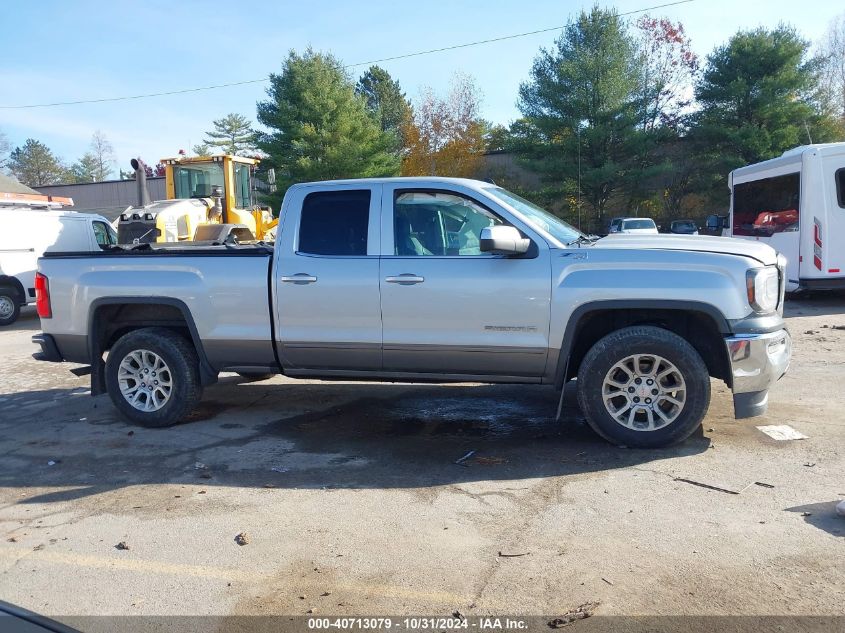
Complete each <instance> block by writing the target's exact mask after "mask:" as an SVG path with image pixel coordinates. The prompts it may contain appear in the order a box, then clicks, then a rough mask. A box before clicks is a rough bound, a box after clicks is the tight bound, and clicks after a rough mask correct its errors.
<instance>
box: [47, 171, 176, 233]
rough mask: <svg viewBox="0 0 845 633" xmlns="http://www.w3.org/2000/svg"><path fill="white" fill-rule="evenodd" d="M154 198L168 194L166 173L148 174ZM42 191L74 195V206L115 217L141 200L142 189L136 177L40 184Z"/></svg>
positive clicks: (148, 184)
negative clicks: (132, 178)
mask: <svg viewBox="0 0 845 633" xmlns="http://www.w3.org/2000/svg"><path fill="white" fill-rule="evenodd" d="M147 188H148V189H149V191H150V198H151V199H152V200H164V199H165V198H166V197H167V193H166V191H165V186H164V177H163V176H161V177H154V178H147ZM37 189H38V191H39V192H40V193H43V194H47V195H51V196H64V197H68V198H73V210H74V211H79V212H82V213H99V214H100V215H102V216H105V217H106V218H108V219H109V221H110V222H111V221H114V220H115V219H117V216H119V215H120V214H121V213H122V212H123V211H124V210H125V209H126V207H128V206H132V205H135V204H138V189H137V185H136V184H135V181H134V180H104V181H102V182H83V183H77V184H73V185H47V186H44V187H38V188H37Z"/></svg>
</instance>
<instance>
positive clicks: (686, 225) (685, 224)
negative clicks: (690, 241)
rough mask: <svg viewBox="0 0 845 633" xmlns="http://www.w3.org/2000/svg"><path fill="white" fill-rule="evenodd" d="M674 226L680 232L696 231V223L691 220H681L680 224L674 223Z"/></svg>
mask: <svg viewBox="0 0 845 633" xmlns="http://www.w3.org/2000/svg"><path fill="white" fill-rule="evenodd" d="M672 225H673V226H674V227H675V229H676V230H679V231H692V230H694V229H695V223H694V222H691V221H689V220H681V221H680V222H673V223H672Z"/></svg>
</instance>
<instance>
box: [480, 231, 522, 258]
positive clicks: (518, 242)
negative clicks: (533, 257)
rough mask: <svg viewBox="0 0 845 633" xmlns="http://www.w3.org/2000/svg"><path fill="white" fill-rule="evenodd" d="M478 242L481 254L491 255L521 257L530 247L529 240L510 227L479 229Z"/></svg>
mask: <svg viewBox="0 0 845 633" xmlns="http://www.w3.org/2000/svg"><path fill="white" fill-rule="evenodd" d="M480 241H481V252H483V253H492V254H493V255H522V254H523V253H526V252H528V247H529V246H531V240H529V239H528V238H525V237H522V235H520V233H519V231H517V230H516V229H515V228H514V227H512V226H487V227H485V228H483V229H481V240H480Z"/></svg>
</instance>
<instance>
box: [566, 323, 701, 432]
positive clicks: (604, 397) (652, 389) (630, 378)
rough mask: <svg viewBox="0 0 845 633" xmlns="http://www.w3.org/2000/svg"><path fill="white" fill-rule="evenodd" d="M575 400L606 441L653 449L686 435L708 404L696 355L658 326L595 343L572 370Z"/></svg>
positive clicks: (630, 330)
mask: <svg viewBox="0 0 845 633" xmlns="http://www.w3.org/2000/svg"><path fill="white" fill-rule="evenodd" d="M578 401H579V403H580V405H581V410H582V411H583V413H584V415H585V416H586V418H587V422H588V423H589V425H590V426H591V427H592V428H593V430H594V431H595V432H596V433H598V434H599V435H601V436H602V437H603V438H605V439H606V440H608V441H610V442H612V443H614V444H618V445H624V446H636V447H643V448H656V447H660V446H668V445H670V444H676V443H678V442H681V441H683V440H685V439H686V438H687V437H689V436H690V435H691V434H692V433H693V431H695V430H696V429H697V428H698V427H699V425H700V424H701V421H702V419H704V416H705V414H706V413H707V409H708V407H709V406H710V376H709V373H708V371H707V366H706V365H705V364H704V361H703V360H702V359H701V356H699V355H698V352H696V351H695V349H694V348H693V347H692V346H691V345H690V344H689V343H687V341H685V340H684V339H683V338H681V337H680V336H678V335H677V334H674V333H673V332H670V331H668V330H664V329H662V328H659V327H652V326H633V327H627V328H623V329H621V330H617V331H616V332H612V333H611V334H608V335H607V336H605V337H604V338H602V339H601V340H599V341H598V342H597V343H596V344H595V345H594V346H593V347H592V349H590V351H589V352H587V355H586V356H584V360H583V361H582V362H581V367H580V369H579V371H578Z"/></svg>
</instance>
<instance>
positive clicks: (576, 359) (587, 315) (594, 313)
mask: <svg viewBox="0 0 845 633" xmlns="http://www.w3.org/2000/svg"><path fill="white" fill-rule="evenodd" d="M632 325H653V326H657V327H662V328H664V329H666V330H669V331H670V332H674V333H675V334H678V335H679V336H681V337H682V338H683V339H685V340H686V341H687V342H688V343H689V344H690V345H692V346H693V348H694V349H695V350H696V351H697V352H698V354H699V355H700V356H701V358H702V359H703V360H704V363H705V364H706V365H707V369H708V371H709V372H710V375H711V376H714V377H716V378H720V379H721V380H724V381H725V382H726V383H727V384H728V386H729V387H730V386H731V382H732V381H731V371H730V359H729V358H728V351H727V347H726V346H725V344H724V336H726V335H728V334H731V327H730V324H729V322H728V320H727V319H726V318H725V316H724V315H723V314H722V312H721V311H720V310H719V309H718V308H717V307H716V306H714V305H712V304H710V303H706V302H703V301H692V302H691V301H675V300H663V299H654V300H641V299H633V300H624V299H623V300H608V301H593V302H590V303H585V304H583V305H581V306H579V307H578V308H576V309H575V310H574V311H573V312H572V314H571V316H570V318H569V323H568V324H567V326H566V330H565V331H564V335H563V343H562V345H561V351H560V355H559V356H558V361H557V367H556V368H555V386H556V387H557V388H558V389H560V388H562V387H563V385H564V383H565V382H566V381H567V380H569V379H571V378H573V377H575V375H576V374H577V372H578V367H579V365H580V363H581V360H582V359H583V358H584V356H585V355H586V353H587V351H589V349H590V348H591V347H592V346H593V345H595V343H596V342H597V341H598V340H599V339H601V338H602V337H604V336H606V335H607V334H610V333H611V332H614V331H616V330H619V329H621V328H624V327H629V326H632ZM693 328H697V329H696V330H695V331H696V336H690V333H691V331H693Z"/></svg>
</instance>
